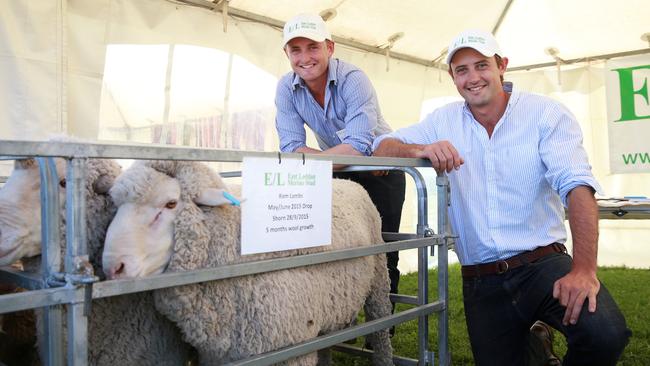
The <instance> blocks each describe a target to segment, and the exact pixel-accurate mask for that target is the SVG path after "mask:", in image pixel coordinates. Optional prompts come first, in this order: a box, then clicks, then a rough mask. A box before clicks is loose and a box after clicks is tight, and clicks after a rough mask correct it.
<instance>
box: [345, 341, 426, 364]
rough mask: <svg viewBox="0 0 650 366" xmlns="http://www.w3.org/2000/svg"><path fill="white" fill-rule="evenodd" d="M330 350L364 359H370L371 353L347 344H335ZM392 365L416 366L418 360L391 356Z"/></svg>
mask: <svg viewBox="0 0 650 366" xmlns="http://www.w3.org/2000/svg"><path fill="white" fill-rule="evenodd" d="M332 350H334V351H337V352H343V353H347V354H350V355H353V356H360V357H366V358H370V357H372V353H373V352H372V351H371V350H367V349H363V348H359V347H354V346H351V345H349V344H337V345H335V346H332ZM393 364H395V366H417V365H418V360H416V359H413V358H407V357H400V356H395V355H393Z"/></svg>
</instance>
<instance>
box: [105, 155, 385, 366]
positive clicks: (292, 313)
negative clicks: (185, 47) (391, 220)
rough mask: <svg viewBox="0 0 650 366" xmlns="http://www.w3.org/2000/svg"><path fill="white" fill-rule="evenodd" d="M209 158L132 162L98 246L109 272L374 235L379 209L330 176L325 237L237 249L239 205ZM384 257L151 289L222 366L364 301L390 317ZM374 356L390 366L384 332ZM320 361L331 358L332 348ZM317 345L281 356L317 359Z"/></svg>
mask: <svg viewBox="0 0 650 366" xmlns="http://www.w3.org/2000/svg"><path fill="white" fill-rule="evenodd" d="M224 188H225V185H224V183H223V182H222V181H221V179H220V178H219V176H218V175H217V174H216V173H215V172H213V171H212V170H211V169H209V168H208V167H207V166H206V165H204V164H201V163H193V162H173V161H151V162H138V163H136V164H134V165H133V166H132V167H131V168H130V169H128V170H127V171H125V172H124V173H123V174H122V175H121V176H120V177H119V178H118V179H117V181H116V182H115V185H114V186H113V188H112V189H111V192H110V194H111V197H112V198H113V200H114V201H115V203H116V205H117V206H118V212H117V214H116V216H115V218H114V220H113V222H112V223H111V225H110V226H109V229H108V232H107V236H106V243H105V247H104V255H103V263H104V271H105V272H106V274H107V276H108V277H109V278H129V277H141V276H145V275H148V274H158V273H161V272H164V271H165V272H178V271H188V270H196V269H200V268H207V267H215V266H220V265H225V264H234V263H241V262H249V261H254V260H262V259H269V258H277V257H284V256H290V255H298V254H306V253H314V252H320V251H328V250H335V249H342V248H348V247H357V246H361V245H364V244H365V245H367V244H370V243H380V242H382V238H381V224H380V218H379V214H378V212H377V210H376V208H375V206H374V205H373V204H372V201H371V200H370V198H369V197H368V194H367V193H366V192H365V190H363V188H362V187H361V186H359V185H358V184H356V183H354V182H351V181H343V180H334V182H333V194H332V196H333V206H332V245H331V246H322V247H316V248H308V249H300V250H292V251H284V252H276V253H265V254H256V255H247V256H240V254H239V253H240V235H239V234H240V208H239V207H235V206H231V205H228V204H225V203H226V200H225V199H224V198H223V192H224ZM385 261H386V259H385V255H383V254H381V255H374V256H367V257H362V258H357V259H349V260H344V261H339V262H332V263H325V264H318V265H313V266H307V267H300V268H294V269H287V270H281V271H275V272H269V273H263V274H258V275H249V276H242V277H236V278H231V279H226V280H220V281H213V282H208V283H201V284H193V285H188V286H181V287H174V288H168V289H161V290H156V291H154V298H155V303H156V307H157V308H158V310H159V311H160V312H161V313H163V314H165V315H166V316H167V317H168V318H169V319H171V320H172V321H174V322H175V323H176V324H177V325H178V326H179V327H180V328H181V330H182V332H183V336H184V339H185V340H186V341H187V342H189V343H191V344H192V345H193V346H194V347H195V348H196V349H197V350H198V352H199V361H200V363H202V364H215V365H216V364H222V363H225V362H230V361H235V360H240V359H244V358H247V357H250V356H253V355H257V354H261V353H265V352H269V351H273V350H277V349H280V348H283V347H286V346H289V345H293V344H297V343H300V342H303V341H306V340H308V339H311V338H315V337H317V336H318V335H320V334H326V333H330V332H332V331H335V330H338V329H341V328H344V327H345V326H347V325H349V324H350V323H351V322H352V321H353V319H355V318H356V315H357V313H358V311H359V310H360V309H361V307H362V306H364V301H365V312H366V317H367V318H368V319H376V318H379V317H382V316H387V315H390V312H391V303H390V300H389V294H388V292H389V281H388V274H387V270H386V262H385ZM369 341H370V343H371V345H372V346H373V349H374V350H375V353H374V356H373V364H375V365H392V348H391V345H390V339H389V336H388V330H387V329H385V330H382V331H380V332H377V333H375V334H374V335H370V339H369ZM319 354H324V355H326V357H327V358H326V359H325V360H321V361H323V362H325V363H327V362H329V361H330V360H329V352H328V351H325V352H319ZM317 361H318V360H317V355H316V354H315V353H313V354H309V355H305V356H302V357H298V358H294V359H292V360H289V361H287V364H292V365H315V364H316V362H317Z"/></svg>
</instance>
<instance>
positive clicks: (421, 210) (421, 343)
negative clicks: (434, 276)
mask: <svg viewBox="0 0 650 366" xmlns="http://www.w3.org/2000/svg"><path fill="white" fill-rule="evenodd" d="M405 171H406V172H407V173H409V174H410V175H411V176H412V177H413V179H414V180H415V186H416V191H417V194H418V223H417V234H418V236H420V237H425V235H426V234H427V230H428V223H429V218H428V212H427V210H428V202H427V186H426V182H425V181H424V178H423V177H422V175H421V174H420V172H419V171H418V170H417V169H415V168H407V169H405ZM427 249H428V248H425V247H421V248H418V295H417V298H418V304H419V306H425V304H427V303H428V302H429V256H428V253H427ZM443 305H444V304H443ZM428 352H429V317H428V316H426V315H421V316H419V317H418V360H419V363H420V365H426V364H427V360H428Z"/></svg>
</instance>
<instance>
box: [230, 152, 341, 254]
mask: <svg viewBox="0 0 650 366" xmlns="http://www.w3.org/2000/svg"><path fill="white" fill-rule="evenodd" d="M242 196H243V197H244V198H246V201H245V202H244V203H243V204H242V226H241V254H253V253H266V252H273V251H279V250H288V249H297V248H307V247H314V246H319V245H329V244H331V242H332V162H331V161H325V160H309V159H307V160H303V159H286V158H281V159H280V158H255V157H246V158H244V163H243V169H242Z"/></svg>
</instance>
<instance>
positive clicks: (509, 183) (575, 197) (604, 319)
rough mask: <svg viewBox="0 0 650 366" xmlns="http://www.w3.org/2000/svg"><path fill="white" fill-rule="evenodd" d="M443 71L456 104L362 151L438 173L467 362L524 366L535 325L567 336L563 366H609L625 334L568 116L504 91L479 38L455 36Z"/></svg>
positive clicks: (499, 64) (592, 187)
mask: <svg viewBox="0 0 650 366" xmlns="http://www.w3.org/2000/svg"><path fill="white" fill-rule="evenodd" d="M447 64H448V65H449V75H451V78H452V79H453V82H454V84H455V85H456V89H457V90H458V92H459V93H460V95H461V96H462V97H463V99H464V102H456V103H451V104H448V105H446V106H444V107H441V108H439V109H437V110H435V111H434V112H433V113H431V114H430V115H428V116H427V117H426V118H425V119H424V120H423V121H421V122H420V123H419V124H416V125H413V126H410V127H407V128H404V129H400V130H398V131H396V132H394V133H391V134H388V135H384V136H380V137H378V138H377V139H376V140H375V142H374V145H373V147H374V149H375V150H374V152H375V155H378V156H398V157H411V158H413V157H415V158H425V159H429V160H430V161H431V165H432V166H433V167H434V168H435V169H436V170H438V171H446V172H447V173H448V176H449V180H450V184H451V206H450V209H449V212H450V217H451V223H452V228H453V230H454V232H455V233H456V234H457V235H458V240H457V242H456V252H457V254H458V258H459V260H460V262H461V264H462V276H463V299H464V304H465V315H466V321H467V328H468V332H469V336H470V342H471V345H472V352H473V354H474V359H475V362H476V364H477V365H525V364H529V360H528V359H527V355H528V352H529V350H528V349H527V342H528V338H529V334H530V333H529V329H530V328H531V325H532V324H533V323H534V322H535V321H536V320H542V321H544V322H546V323H548V324H550V325H551V326H552V327H553V328H555V329H557V330H559V331H560V332H562V333H563V334H564V335H565V337H566V338H567V343H568V351H567V353H566V355H565V356H564V359H563V364H564V365H615V364H616V361H617V360H618V358H619V357H620V355H621V354H622V352H623V349H624V348H625V346H626V345H627V342H628V338H629V336H630V331H629V329H627V326H626V323H625V319H624V317H623V315H622V314H621V312H620V310H619V308H618V306H617V305H616V303H615V302H614V300H613V299H612V297H611V295H610V294H609V292H608V291H607V289H606V288H605V286H603V285H602V284H601V283H600V282H599V280H598V278H597V277H596V254H597V247H598V207H597V205H596V201H595V199H594V192H596V191H597V192H600V186H599V185H598V183H597V182H596V180H595V179H594V177H593V175H592V173H591V166H590V165H589V163H588V160H587V154H586V152H585V150H584V148H583V146H582V133H581V131H580V127H579V125H578V123H577V121H576V119H575V117H574V116H573V115H572V114H571V112H569V110H568V109H566V108H565V107H564V106H563V105H561V104H560V103H558V102H556V101H553V100H551V99H550V98H546V97H543V96H538V95H533V94H528V93H523V92H519V91H517V90H513V91H512V92H508V91H506V90H504V87H503V74H504V72H505V71H506V66H507V65H508V59H507V58H505V57H503V53H502V52H501V50H500V49H499V45H498V44H497V42H496V40H495V39H494V36H492V34H490V33H487V32H483V31H478V30H469V31H465V32H463V33H461V34H460V35H458V36H457V37H456V38H455V39H454V40H453V41H452V42H451V44H450V45H449V49H448V55H447ZM564 207H568V219H569V223H570V227H571V234H572V238H573V258H571V256H569V255H568V254H567V252H566V248H565V247H564V245H563V243H565V242H566V240H567V233H566V230H565V227H564Z"/></svg>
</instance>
